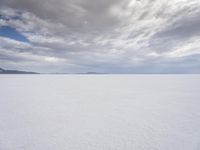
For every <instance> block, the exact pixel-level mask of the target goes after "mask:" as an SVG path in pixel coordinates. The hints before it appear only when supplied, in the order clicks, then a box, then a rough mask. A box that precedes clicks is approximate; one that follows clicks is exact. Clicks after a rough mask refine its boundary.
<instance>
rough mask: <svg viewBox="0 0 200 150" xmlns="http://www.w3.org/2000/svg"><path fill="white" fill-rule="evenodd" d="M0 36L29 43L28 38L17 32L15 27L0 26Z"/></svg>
mask: <svg viewBox="0 0 200 150" xmlns="http://www.w3.org/2000/svg"><path fill="white" fill-rule="evenodd" d="M0 36H2V37H7V38H10V39H13V40H17V41H21V42H26V43H29V40H28V39H27V38H26V37H25V36H24V35H22V34H21V33H19V32H18V31H17V30H16V29H15V28H12V27H9V26H2V27H0Z"/></svg>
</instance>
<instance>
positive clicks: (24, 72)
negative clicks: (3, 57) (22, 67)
mask: <svg viewBox="0 0 200 150" xmlns="http://www.w3.org/2000/svg"><path fill="white" fill-rule="evenodd" d="M0 74H39V73H36V72H27V71H19V70H5V69H2V68H0Z"/></svg>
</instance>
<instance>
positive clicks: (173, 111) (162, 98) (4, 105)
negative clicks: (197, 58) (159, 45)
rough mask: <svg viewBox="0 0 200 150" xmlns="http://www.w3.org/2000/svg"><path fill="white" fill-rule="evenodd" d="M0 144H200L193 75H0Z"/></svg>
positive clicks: (85, 148)
mask: <svg viewBox="0 0 200 150" xmlns="http://www.w3.org/2000/svg"><path fill="white" fill-rule="evenodd" d="M0 150H200V76H199V75H1V76H0Z"/></svg>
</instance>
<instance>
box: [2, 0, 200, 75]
mask: <svg viewBox="0 0 200 150" xmlns="http://www.w3.org/2000/svg"><path fill="white" fill-rule="evenodd" d="M0 4H1V6H3V7H1V9H0V14H1V15H2V16H4V17H5V18H7V19H2V18H1V19H0V26H3V25H4V26H5V25H7V26H11V27H13V28H15V29H16V30H17V31H18V32H20V33H21V34H23V35H24V36H26V37H27V38H28V39H29V41H30V43H21V42H18V41H14V40H9V39H6V38H0V44H1V45H0V48H1V49H4V50H7V49H8V50H9V51H10V52H13V55H17V56H18V55H19V56H20V57H21V56H23V58H25V57H26V58H27V59H26V61H27V62H28V61H29V60H30V62H32V61H33V60H35V61H38V60H39V62H41V66H40V67H41V68H44V67H42V65H43V63H42V62H43V61H45V63H49V64H53V63H54V64H55V65H56V64H57V65H58V66H59V65H60V66H65V65H68V64H71V65H72V66H75V68H74V71H77V70H78V68H80V70H82V69H83V68H86V69H88V70H85V72H87V71H90V69H91V70H93V69H94V68H95V65H96V67H97V68H99V66H100V67H101V68H99V70H100V71H102V70H103V71H104V70H105V71H107V70H109V69H110V72H112V66H113V68H114V69H117V67H116V66H118V68H119V72H120V69H121V68H125V69H126V67H133V69H134V68H135V67H140V66H141V65H145V64H146V65H147V66H148V65H149V64H152V65H153V64H154V63H155V62H157V61H159V62H160V64H163V63H168V64H169V65H173V64H172V63H169V60H170V58H171V59H172V61H174V59H176V58H177V59H178V58H180V57H184V58H185V57H190V56H191V55H195V54H199V39H200V38H199V37H200V32H198V31H199V29H200V27H199V23H200V19H198V16H199V14H200V11H199V9H198V8H199V6H200V2H199V1H198V0H193V1H189V0H171V1H167V0H163V1H160V0H153V1H152V0H147V1H144V0H115V1H114V0H109V1H107V0H102V1H97V0H94V1H91V0H75V1H70V0H67V1H66V0H61V1H59V2H56V1H47V2H45V3H44V4H41V1H39V0H34V1H33V0H30V1H29V2H27V1H25V0H18V2H16V1H14V0H6V1H5V0H2V1H1V2H0ZM16 16H17V17H16ZM1 53H2V52H1ZM27 53H28V54H27ZM4 55H5V54H4ZM10 57H11V56H10ZM36 57H37V58H38V59H37V58H36ZM164 58H165V59H164ZM13 59H14V58H13ZM166 60H167V61H166ZM9 61H11V59H9ZM13 61H14V60H13ZM182 61H183V62H182V63H187V61H185V59H183V60H182ZM184 61H185V62H184ZM39 62H38V64H39ZM61 64H62V65H61ZM156 65H157V67H158V70H160V68H159V67H162V65H160V66H159V65H158V64H156ZM30 66H31V65H30ZM88 66H91V68H90V67H88ZM70 67H71V66H70ZM148 67H149V66H148ZM177 67H178V66H177ZM191 67H192V66H191ZM39 70H41V69H39ZM60 70H62V69H60ZM70 70H73V68H70ZM95 70H96V68H95ZM46 71H47V72H48V71H51V70H49V68H48V69H47V70H46ZM63 71H64V72H67V68H66V67H63ZM97 71H98V69H97ZM138 71H140V70H139V69H138Z"/></svg>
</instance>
